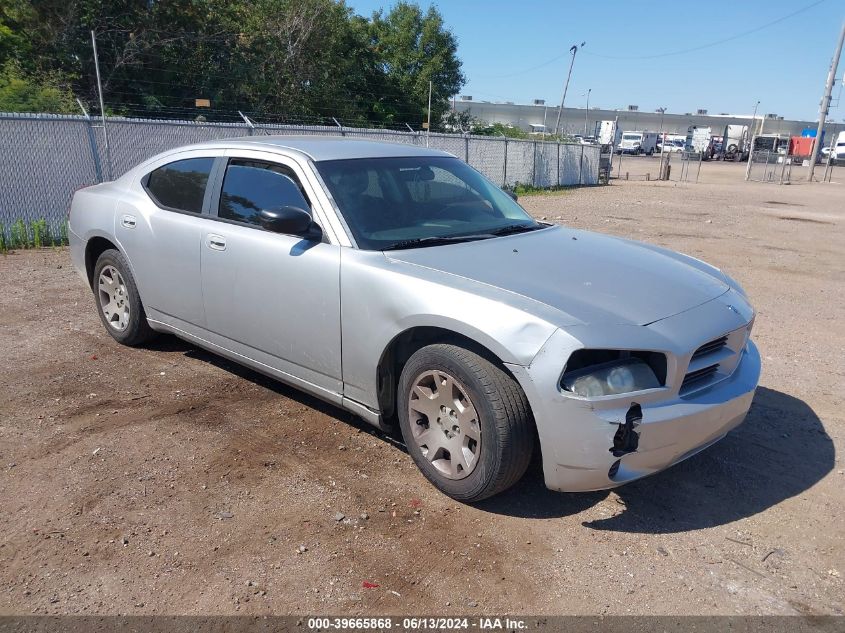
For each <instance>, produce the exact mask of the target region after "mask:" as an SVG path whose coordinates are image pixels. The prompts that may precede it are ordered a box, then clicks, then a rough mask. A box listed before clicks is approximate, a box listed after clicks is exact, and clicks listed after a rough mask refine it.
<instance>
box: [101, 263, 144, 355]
mask: <svg viewBox="0 0 845 633" xmlns="http://www.w3.org/2000/svg"><path fill="white" fill-rule="evenodd" d="M92 285H93V290H94V298H95V301H96V303H97V312H98V314H99V315H100V320H101V321H102V322H103V325H104V326H105V328H106V331H107V332H108V333H109V334H110V335H111V336H112V338H113V339H114V340H116V341H117V342H118V343H122V344H123V345H129V346H136V345H141V344H142V343H145V342H146V341H148V340H150V339H151V338H153V336H155V332H154V331H153V330H152V328H150V326H149V324H148V323H147V315H146V313H145V312H144V306H143V304H142V303H141V297H140V295H139V294H138V288H137V286H136V285H135V278H134V277H133V276H132V271H131V270H130V268H129V264H128V262H127V261H126V258H125V257H124V256H123V255H122V254H121V253H120V251H118V250H115V249H109V250H106V251H103V253H102V254H101V255H100V257H99V258H97V263H96V265H95V266H94V279H93V284H92Z"/></svg>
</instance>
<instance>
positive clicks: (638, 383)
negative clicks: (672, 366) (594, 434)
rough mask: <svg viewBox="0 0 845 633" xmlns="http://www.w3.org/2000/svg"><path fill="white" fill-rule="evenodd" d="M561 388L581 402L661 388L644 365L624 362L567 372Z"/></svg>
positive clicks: (637, 360)
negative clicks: (582, 400) (574, 395)
mask: <svg viewBox="0 0 845 633" xmlns="http://www.w3.org/2000/svg"><path fill="white" fill-rule="evenodd" d="M561 384H562V385H563V388H564V389H566V390H567V391H571V392H572V393H574V394H576V395H578V396H581V397H582V398H595V397H597V396H611V395H615V394H620V393H631V392H632V391H643V390H644V389H655V388H657V387H659V386H660V381H659V380H658V379H657V376H655V374H654V370H652V368H651V367H649V366H648V364H647V363H645V362H644V361H642V360H640V359H639V358H625V359H622V360H615V361H610V362H608V363H602V364H601V365H593V366H591V367H585V368H584V369H578V370H575V371H571V372H567V373H565V374H564V375H563V379H562V380H561Z"/></svg>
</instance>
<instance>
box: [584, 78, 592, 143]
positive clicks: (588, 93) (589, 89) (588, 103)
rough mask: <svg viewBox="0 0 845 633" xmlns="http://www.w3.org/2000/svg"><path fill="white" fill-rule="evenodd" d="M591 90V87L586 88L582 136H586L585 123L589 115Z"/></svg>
mask: <svg viewBox="0 0 845 633" xmlns="http://www.w3.org/2000/svg"><path fill="white" fill-rule="evenodd" d="M592 91H593V89H592V88H587V109H586V110H584V136H585V137H586V136H587V125H588V121H587V118H588V117H589V116H590V93H591V92H592Z"/></svg>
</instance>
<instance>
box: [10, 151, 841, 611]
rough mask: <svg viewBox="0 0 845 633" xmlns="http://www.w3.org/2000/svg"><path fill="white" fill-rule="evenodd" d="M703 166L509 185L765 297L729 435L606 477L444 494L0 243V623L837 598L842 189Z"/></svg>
mask: <svg viewBox="0 0 845 633" xmlns="http://www.w3.org/2000/svg"><path fill="white" fill-rule="evenodd" d="M702 173H703V178H702V182H701V183H700V184H697V185H692V184H685V185H679V184H673V183H654V182H633V181H632V182H627V183H619V182H616V181H614V184H613V185H612V186H609V187H602V188H589V189H580V190H572V191H567V192H563V193H558V194H553V195H537V196H530V197H525V198H524V199H523V200H522V202H523V203H524V205H525V206H526V208H528V209H529V210H531V212H532V213H534V214H535V215H536V216H538V217H544V218H547V219H549V220H552V221H556V222H562V223H566V224H569V225H573V226H576V227H581V228H588V229H593V230H597V231H601V232H606V233H611V234H615V235H622V236H626V237H633V238H636V239H642V240H647V241H650V242H655V243H658V244H662V245H665V246H669V247H671V248H674V249H677V250H680V251H683V252H686V253H689V254H691V255H694V256H696V257H701V258H703V259H706V260H708V261H710V262H712V263H714V264H716V265H718V266H721V267H723V268H725V269H726V270H727V271H728V272H729V273H730V274H731V275H733V276H734V277H735V278H737V279H738V280H739V281H740V282H741V283H743V285H744V286H745V287H746V289H747V290H748V292H749V294H750V295H751V297H752V300H753V302H754V304H755V305H756V307H757V308H758V311H759V313H758V318H757V322H756V326H755V338H756V340H757V342H758V344H759V346H760V349H761V353H762V356H763V361H764V369H763V376H762V381H761V387H760V389H759V391H758V393H757V396H756V398H755V401H754V405H753V407H752V411H751V413H750V415H749V418H748V420H747V421H746V423H745V424H744V425H743V426H741V427H740V428H738V429H737V430H736V431H734V432H733V433H731V434H730V435H729V436H728V437H727V438H726V439H725V440H724V441H722V442H721V443H719V444H717V445H716V446H714V447H712V448H711V449H709V450H707V451H705V452H704V453H702V454H700V455H698V456H696V457H694V458H692V459H690V460H688V461H687V462H685V463H683V464H681V465H679V466H676V467H675V468H672V469H670V470H669V471H667V472H664V473H662V474H659V475H657V476H654V477H651V478H648V479H646V480H643V481H640V482H636V483H633V484H629V485H627V486H625V487H623V488H620V489H617V490H615V491H611V492H599V493H591V494H560V493H552V492H549V491H547V490H545V488H544V487H543V484H542V477H541V473H540V472H539V470H538V469H537V467H536V465H535V467H533V468H532V470H531V471H530V472H529V474H528V475H527V476H526V478H525V479H524V480H523V481H522V482H521V483H520V484H519V485H518V486H517V487H516V488H514V489H512V490H511V491H509V492H507V493H505V494H503V495H500V496H499V497H496V498H494V499H492V500H489V501H487V502H485V503H482V504H480V505H478V506H475V507H471V506H464V505H460V504H457V503H455V502H454V501H452V500H450V499H448V498H446V497H444V496H443V495H441V494H439V493H438V492H437V491H436V490H435V489H434V488H432V487H431V486H430V485H428V484H427V483H426V481H425V480H424V479H423V477H422V476H421V475H420V474H419V473H418V471H417V470H416V468H415V467H414V466H413V464H412V462H411V460H410V458H409V457H408V455H407V454H406V453H405V452H404V450H403V448H402V445H401V443H400V442H398V441H397V440H396V438H392V437H388V436H385V435H382V434H379V433H375V432H374V431H373V430H372V429H371V428H369V427H367V426H366V425H365V424H364V423H362V422H360V421H357V420H355V419H354V418H353V417H351V416H350V415H348V414H346V413H344V412H342V411H340V410H338V409H335V408H333V407H331V406H328V405H325V404H322V403H320V402H318V401H316V400H314V399H312V398H310V397H308V396H305V395H302V394H300V393H298V392H296V391H295V390H293V389H290V388H288V387H285V386H283V385H280V384H278V383H274V382H272V381H270V380H268V379H266V378H263V377H261V376H259V375H257V374H255V373H253V372H250V371H248V370H245V369H241V368H239V367H237V366H234V365H232V364H230V363H228V362H227V361H224V360H221V359H219V358H217V357H214V356H212V355H210V354H207V353H206V352H203V351H200V350H197V349H195V348H193V347H191V346H190V345H187V344H184V343H182V342H180V341H178V340H175V339H172V338H168V337H163V338H160V339H159V340H158V341H157V342H156V343H155V344H153V345H151V346H149V347H148V348H146V349H128V348H123V347H120V346H118V345H117V344H115V343H114V342H113V341H112V339H111V338H110V337H109V336H108V335H107V334H106V333H105V332H104V331H103V329H102V327H101V325H100V323H99V321H98V319H97V317H96V314H95V312H94V307H93V299H92V296H91V293H90V292H89V291H88V290H87V289H86V288H84V287H83V284H82V282H81V280H80V279H79V278H78V277H77V276H76V274H75V273H74V272H73V271H72V270H71V268H70V265H69V258H68V254H67V252H66V251H64V250H40V251H28V252H19V253H13V254H9V255H7V256H5V257H0V345H2V349H3V350H5V353H4V355H5V362H4V363H3V364H2V366H0V385H2V391H3V397H2V399H0V473H2V475H0V614H26V613H57V614H66V613H88V614H95V613H96V614H114V613H124V614H126V613H131V614H162V613H167V614H183V613H185V614H232V613H248V614H264V613H274V614H287V613H332V614H365V615H373V614H377V613H391V614H420V613H423V614H432V613H434V614H456V613H470V614H471V613H479V614H481V613H487V614H489V613H497V614H505V613H538V614H578V613H590V614H627V613H636V614H657V613H664V614H736V613H740V614H792V613H802V614H842V613H843V609H845V599H843V596H845V591H843V580H845V579H843V577H842V575H843V574H845V542H843V539H844V538H845V530H843V529H842V516H843V511H845V496H844V495H843V494H842V490H843V485H845V477H843V464H842V461H841V458H839V457H838V454H839V453H840V452H841V451H842V449H843V441H844V440H845V419H843V413H842V409H843V406H842V405H843V402H842V400H843V390H842V383H843V378H845V376H843V374H845V371H843V368H844V367H845V364H843V338H845V328H843V322H845V319H843V316H845V315H843V310H845V308H844V307H843V301H842V298H843V296H845V288H844V287H843V286H845V282H843V280H845V274H843V273H844V272H845V271H843V268H845V266H843V264H845V261H844V260H843V247H845V240H843V225H845V218H843V214H845V189H843V187H842V186H841V185H837V184H830V185H821V184H814V185H807V184H803V185H792V186H788V187H786V186H777V185H763V184H756V183H744V182H742V166H738V165H705V166H704V171H703V172H702Z"/></svg>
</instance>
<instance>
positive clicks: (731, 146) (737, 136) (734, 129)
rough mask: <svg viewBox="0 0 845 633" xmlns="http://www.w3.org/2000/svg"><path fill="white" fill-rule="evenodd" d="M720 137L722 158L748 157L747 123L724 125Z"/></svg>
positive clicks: (738, 158) (742, 158)
mask: <svg viewBox="0 0 845 633" xmlns="http://www.w3.org/2000/svg"><path fill="white" fill-rule="evenodd" d="M722 139H723V140H722V160H744V159H745V158H747V157H748V126H747V125H737V124H730V125H726V126H725V131H724V133H723V134H722Z"/></svg>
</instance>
